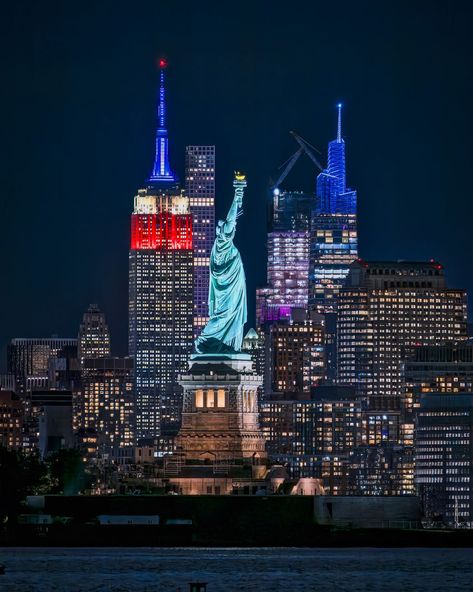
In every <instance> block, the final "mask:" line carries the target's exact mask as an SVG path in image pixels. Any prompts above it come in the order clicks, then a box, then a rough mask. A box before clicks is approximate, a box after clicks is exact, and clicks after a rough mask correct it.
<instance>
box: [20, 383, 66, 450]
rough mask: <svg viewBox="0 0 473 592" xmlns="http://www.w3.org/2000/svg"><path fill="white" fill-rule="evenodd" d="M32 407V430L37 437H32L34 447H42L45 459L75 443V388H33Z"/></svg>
mask: <svg viewBox="0 0 473 592" xmlns="http://www.w3.org/2000/svg"><path fill="white" fill-rule="evenodd" d="M30 408H31V414H30V416H29V418H28V420H29V422H30V426H29V431H30V434H33V433H34V435H35V436H36V437H35V438H34V439H31V442H32V444H33V446H32V448H33V449H38V450H39V454H40V456H41V458H45V457H46V456H48V455H49V454H51V453H52V452H57V451H58V450H61V449H62V448H72V447H73V446H74V445H75V440H74V436H73V421H72V392H71V391H66V390H61V391H55V390H46V391H33V392H31V394H30Z"/></svg>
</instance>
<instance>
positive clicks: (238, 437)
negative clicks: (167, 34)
mask: <svg viewBox="0 0 473 592" xmlns="http://www.w3.org/2000/svg"><path fill="white" fill-rule="evenodd" d="M239 355H240V357H239V358H236V357H234V358H232V357H230V356H228V357H227V358H226V357H225V356H223V357H222V358H220V359H218V356H216V361H213V362H212V361H208V360H206V359H205V358H204V357H203V358H201V359H200V360H199V359H198V358H194V359H193V360H191V367H190V369H189V370H188V371H187V372H186V373H183V374H182V376H181V380H180V383H181V385H182V387H183V389H184V404H183V412H182V426H181V429H180V431H179V435H178V437H177V439H176V450H177V451H178V453H179V454H180V455H182V457H183V458H184V459H185V460H186V461H188V460H190V461H196V460H199V461H201V462H203V463H204V462H206V461H207V462H208V463H210V462H212V463H213V464H214V469H215V468H217V471H218V467H219V465H220V468H221V470H222V471H223V472H225V471H228V470H229V466H230V465H233V464H235V463H236V462H238V461H240V462H241V460H242V459H252V460H251V462H253V463H254V462H255V461H256V459H260V462H263V459H265V458H266V452H265V442H264V438H263V434H262V432H261V430H260V427H259V421H258V409H259V405H258V387H259V386H260V384H261V378H260V377H259V376H257V375H256V374H255V373H254V371H253V367H252V361H251V358H250V356H246V355H245V354H239Z"/></svg>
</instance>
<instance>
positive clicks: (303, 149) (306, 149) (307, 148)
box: [271, 131, 324, 191]
mask: <svg viewBox="0 0 473 592" xmlns="http://www.w3.org/2000/svg"><path fill="white" fill-rule="evenodd" d="M290 133H291V135H292V136H293V138H294V139H295V140H296V142H297V143H298V144H299V149H298V150H297V151H296V152H295V153H294V154H293V155H292V156H291V157H290V158H288V159H287V160H286V162H285V163H283V164H282V165H281V166H280V167H279V168H282V167H283V166H285V165H286V166H285V168H284V170H283V172H282V173H281V175H280V176H279V178H278V180H277V181H276V183H274V185H273V186H272V187H271V189H272V190H273V191H274V190H275V189H278V188H279V185H280V184H281V183H282V182H283V181H284V179H285V178H286V177H287V176H288V174H289V173H290V172H291V170H292V167H293V166H294V165H295V164H296V162H297V161H298V160H299V157H300V156H302V154H303V153H305V154H306V155H307V156H308V157H309V158H310V159H311V161H312V162H313V163H314V164H315V166H316V167H317V168H318V169H319V170H320V171H323V170H324V167H323V166H322V165H321V164H320V162H319V161H318V160H317V158H316V157H315V155H314V153H313V151H312V150H317V148H314V146H312V145H311V144H309V142H307V140H304V138H301V136H299V134H296V132H294V131H291V132H290ZM317 152H318V150H317Z"/></svg>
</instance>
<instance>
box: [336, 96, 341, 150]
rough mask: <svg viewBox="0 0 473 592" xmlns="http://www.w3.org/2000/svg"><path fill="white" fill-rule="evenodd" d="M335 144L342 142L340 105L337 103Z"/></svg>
mask: <svg viewBox="0 0 473 592" xmlns="http://www.w3.org/2000/svg"><path fill="white" fill-rule="evenodd" d="M337 109H338V123H337V142H338V143H340V142H342V104H341V103H338V105H337Z"/></svg>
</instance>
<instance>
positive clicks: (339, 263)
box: [309, 105, 358, 313]
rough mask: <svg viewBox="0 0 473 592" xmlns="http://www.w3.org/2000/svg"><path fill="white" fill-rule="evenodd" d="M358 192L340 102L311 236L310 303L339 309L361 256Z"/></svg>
mask: <svg viewBox="0 0 473 592" xmlns="http://www.w3.org/2000/svg"><path fill="white" fill-rule="evenodd" d="M356 211H357V194H356V191H355V190H353V189H349V188H347V183H346V163H345V141H344V140H343V137H342V129H341V105H338V128H337V138H336V139H335V140H333V141H332V142H330V143H329V146H328V165H327V168H326V169H325V170H324V171H322V172H321V173H320V174H319V175H318V177H317V207H316V210H315V212H314V216H313V218H312V225H311V239H310V280H309V307H310V309H311V310H315V311H317V312H319V313H332V312H336V310H337V295H338V292H339V290H340V288H342V287H343V286H344V284H345V280H346V277H347V275H348V272H349V268H350V263H352V262H353V261H354V260H355V259H356V258H357V257H358V235H357V214H356Z"/></svg>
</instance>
